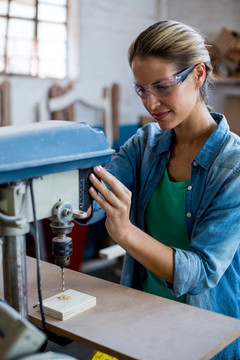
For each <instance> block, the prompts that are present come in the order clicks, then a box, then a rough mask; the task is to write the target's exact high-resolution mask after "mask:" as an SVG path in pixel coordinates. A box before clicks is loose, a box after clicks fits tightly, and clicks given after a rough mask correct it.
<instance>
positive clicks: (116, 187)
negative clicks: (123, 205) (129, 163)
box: [93, 165, 130, 196]
mask: <svg viewBox="0 0 240 360" xmlns="http://www.w3.org/2000/svg"><path fill="white" fill-rule="evenodd" d="M93 170H94V172H95V174H96V175H97V176H98V177H99V178H101V180H103V181H104V182H105V183H106V184H107V185H108V186H109V187H110V189H111V190H112V191H113V192H114V194H115V195H116V196H118V194H119V193H120V194H121V193H122V190H123V191H125V193H127V194H129V193H130V191H129V190H128V188H126V186H124V185H123V183H121V181H119V180H118V179H117V178H116V177H115V176H113V175H112V174H110V173H109V172H108V171H107V170H105V169H104V168H103V167H102V166H101V165H100V166H95V167H94V169H93Z"/></svg>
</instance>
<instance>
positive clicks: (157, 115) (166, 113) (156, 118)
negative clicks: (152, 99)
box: [152, 111, 170, 121]
mask: <svg viewBox="0 0 240 360" xmlns="http://www.w3.org/2000/svg"><path fill="white" fill-rule="evenodd" d="M169 113H170V111H165V112H161V113H158V114H152V116H153V117H154V119H155V120H157V121H161V120H163V119H165V117H166V116H168V114H169Z"/></svg>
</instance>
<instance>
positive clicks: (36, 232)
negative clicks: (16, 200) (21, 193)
mask: <svg viewBox="0 0 240 360" xmlns="http://www.w3.org/2000/svg"><path fill="white" fill-rule="evenodd" d="M32 180H33V179H29V180H28V183H29V186H30V193H31V200H32V211H33V230H34V244H35V252H36V260H37V287H38V300H39V307H40V313H41V318H42V327H43V331H44V332H45V333H46V332H47V327H46V320H45V314H44V310H43V301H42V288H41V274H40V245H39V229H38V221H37V215H36V206H35V200H34V193H33V182H32Z"/></svg>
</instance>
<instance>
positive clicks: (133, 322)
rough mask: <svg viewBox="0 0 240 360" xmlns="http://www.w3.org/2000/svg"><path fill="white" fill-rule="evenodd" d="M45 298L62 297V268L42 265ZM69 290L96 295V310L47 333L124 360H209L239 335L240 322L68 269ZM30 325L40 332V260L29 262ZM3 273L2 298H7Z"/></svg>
mask: <svg viewBox="0 0 240 360" xmlns="http://www.w3.org/2000/svg"><path fill="white" fill-rule="evenodd" d="M41 275H42V292H43V298H48V297H50V296H52V295H55V294H57V293H59V292H61V275H60V268H59V267H57V266H56V265H53V264H49V263H46V262H41ZM65 278H66V288H67V289H74V290H77V291H80V292H84V293H86V294H89V295H93V296H95V297H96V299H97V305H96V307H94V308H92V309H89V310H87V311H85V312H83V313H81V314H80V315H77V316H75V317H73V318H71V319H69V320H65V321H59V320H56V319H54V318H50V317H48V316H46V322H47V328H48V329H49V330H50V331H51V332H53V333H55V334H57V335H59V336H63V337H66V338H68V339H71V340H73V341H76V342H79V343H83V344H85V345H87V346H89V347H92V348H94V349H96V350H100V351H105V352H106V353H108V354H110V355H115V356H116V357H118V358H119V359H139V360H141V359H143V360H146V359H148V360H159V359H168V360H175V359H176V358H177V359H184V360H192V359H195V360H197V359H210V358H211V357H212V356H214V355H215V354H217V353H218V352H219V351H220V350H221V349H223V348H224V347H225V346H227V345H228V344H230V343H231V342H232V341H234V340H235V339H236V338H237V337H238V336H240V320H237V319H234V318H230V317H227V316H223V315H219V314H216V313H213V312H210V311H205V310H202V309H198V308H195V307H192V306H189V305H185V304H181V303H178V302H175V301H171V300H166V299H163V298H160V297H157V296H154V295H150V294H146V293H143V292H141V291H137V290H133V289H129V288H126V287H124V286H120V285H117V284H114V283H111V282H109V281H105V280H101V279H97V278H95V277H92V276H89V275H85V274H82V273H79V272H76V271H72V270H68V269H65ZM27 279H28V305H29V320H30V321H31V322H32V323H34V324H35V325H37V326H38V327H41V320H40V314H39V313H38V312H37V311H36V308H34V305H35V304H36V303H37V301H38V299H37V285H36V284H37V280H36V261H35V259H33V258H29V257H28V258H27ZM2 281H3V280H2V269H1V271H0V296H1V297H3V283H2Z"/></svg>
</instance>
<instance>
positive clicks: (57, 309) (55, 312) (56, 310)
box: [37, 289, 96, 320]
mask: <svg viewBox="0 0 240 360" xmlns="http://www.w3.org/2000/svg"><path fill="white" fill-rule="evenodd" d="M94 306H96V298H95V297H94V296H91V295H87V294H84V293H82V292H79V291H76V290H71V289H69V290H66V291H64V292H61V293H59V294H57V295H54V296H51V297H49V298H48V299H45V300H43V309H44V312H45V314H46V315H49V316H52V317H54V318H56V319H58V320H67V319H70V318H71V317H73V316H76V315H78V314H80V313H82V312H83V311H85V310H88V309H90V308H92V307H94ZM37 309H38V311H40V307H39V304H38V305H37Z"/></svg>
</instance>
